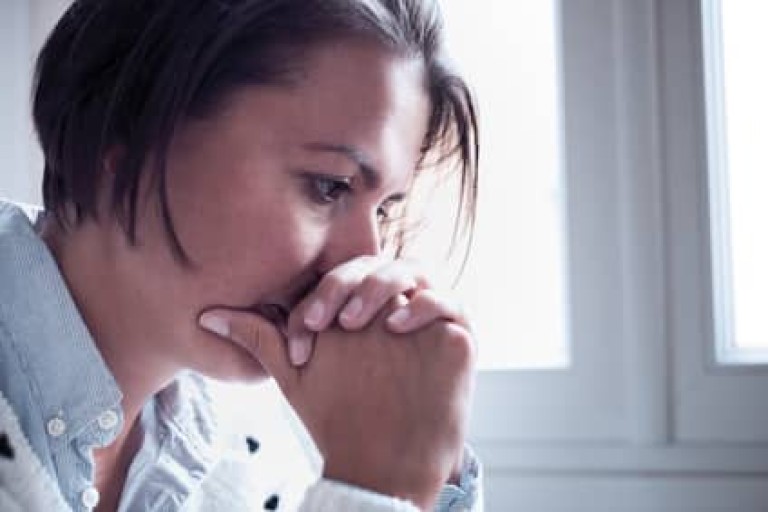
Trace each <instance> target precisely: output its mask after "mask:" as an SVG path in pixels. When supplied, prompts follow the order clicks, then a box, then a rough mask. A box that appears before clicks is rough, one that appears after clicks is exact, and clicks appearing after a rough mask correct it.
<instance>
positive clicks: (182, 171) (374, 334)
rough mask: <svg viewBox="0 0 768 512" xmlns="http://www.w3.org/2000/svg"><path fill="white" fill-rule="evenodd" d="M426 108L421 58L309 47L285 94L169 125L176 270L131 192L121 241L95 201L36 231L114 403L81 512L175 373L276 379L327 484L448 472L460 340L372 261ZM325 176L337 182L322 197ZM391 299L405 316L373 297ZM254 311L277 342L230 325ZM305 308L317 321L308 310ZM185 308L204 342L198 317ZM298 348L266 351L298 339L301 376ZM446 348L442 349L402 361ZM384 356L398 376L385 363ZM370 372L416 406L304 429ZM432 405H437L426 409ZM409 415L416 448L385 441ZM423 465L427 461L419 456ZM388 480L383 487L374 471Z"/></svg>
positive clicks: (269, 90) (422, 291)
mask: <svg viewBox="0 0 768 512" xmlns="http://www.w3.org/2000/svg"><path fill="white" fill-rule="evenodd" d="M428 113H429V102H428V98H427V95H426V93H425V90H424V70H423V67H422V64H421V62H419V61H418V60H414V59H406V58H402V57H399V56H395V55H392V54H391V53H388V52H386V51H384V50H383V49H382V48H380V47H378V46H376V45H373V44H369V43H367V42H364V41H354V42H353V44H350V41H337V42H332V43H327V44H324V45H322V46H319V47H317V48H315V49H313V50H312V51H311V52H309V54H308V57H307V62H306V66H305V67H304V69H303V75H302V79H301V80H300V81H299V82H298V83H297V84H296V85H294V86H291V87H285V86H281V87H247V88H242V89H240V90H238V91H236V92H234V93H233V94H232V95H231V97H229V98H228V100H227V101H226V102H225V103H224V104H223V106H222V108H221V109H220V110H218V111H217V112H216V113H215V114H214V115H212V116H209V117H208V118H206V119H204V120H195V121H190V122H187V123H186V124H184V125H182V126H181V127H179V128H178V129H177V132H176V133H175V134H174V137H173V140H172V144H171V147H170V150H169V154H168V160H167V165H168V176H167V186H168V193H169V201H170V209H171V212H172V217H173V222H174V226H175V228H176V232H177V234H178V236H179V239H180V241H181V244H182V246H183V247H184V248H185V250H186V251H187V253H188V254H189V256H190V258H191V259H192V261H193V266H192V267H191V268H185V267H183V266H181V265H179V263H178V262H177V261H176V260H175V259H174V258H173V256H172V253H171V252H170V250H169V245H168V241H167V237H166V234H165V232H164V229H163V226H162V222H161V217H160V211H159V206H158V204H157V201H156V196H155V195H154V193H153V191H152V189H151V187H150V185H149V184H148V183H146V182H145V183H143V184H142V190H143V194H142V202H141V205H140V206H141V207H140V209H139V212H140V213H139V217H138V223H137V226H138V231H137V234H138V237H137V238H138V243H137V244H136V245H135V246H132V245H130V244H129V243H128V242H127V241H126V238H125V235H124V233H123V231H122V230H121V228H120V227H119V226H118V225H117V224H116V222H115V221H114V219H112V218H111V217H110V216H109V214H108V211H109V208H108V205H107V201H106V199H105V198H104V200H103V201H102V206H101V214H100V215H99V216H98V220H88V221H86V222H84V223H83V224H82V225H80V226H79V227H77V228H76V229H74V230H70V231H67V232H63V231H62V230H61V229H60V228H59V227H58V226H56V225H55V224H49V225H47V226H45V229H44V232H43V238H44V240H45V241H46V243H47V244H48V246H49V247H50V248H51V251H52V253H53V254H54V257H55V259H56V261H57V262H58V264H59V266H60V268H61V271H62V274H63V275H64V278H65V280H66V282H67V284H68V287H69V288H70V291H71V293H72V295H73V298H74V299H75V302H76V303H77V305H78V307H79V309H80V311H81V314H82V315H83V318H84V320H85V322H86V324H87V325H88V327H89V329H90V331H91V333H92V335H93V337H94V340H95V342H96V345H97V347H98V349H99V350H100V352H101V354H102V356H103V357H104V360H105V362H106V363H107V366H108V367H109V368H110V370H111V371H112V373H113V374H114V376H115V379H116V380H117V382H118V385H119V386H120V388H121V390H122V392H123V394H124V400H123V404H122V405H123V409H124V414H125V418H126V424H125V427H124V429H123V431H122V433H121V434H120V436H119V437H118V439H117V440H116V441H115V442H114V443H113V444H112V445H110V446H109V447H106V448H103V449H99V450H96V451H95V452H94V457H95V462H96V483H97V487H98V488H99V489H100V491H101V494H102V500H101V502H100V504H99V507H98V509H99V510H114V509H116V508H117V503H118V502H119V496H120V492H121V489H122V486H123V483H124V481H125V477H126V475H127V469H128V467H129V465H130V461H131V460H132V458H133V456H134V455H135V453H136V451H137V450H138V448H139V446H140V440H141V432H140V427H139V426H138V423H137V421H136V420H137V417H138V414H139V412H140V410H141V407H142V406H143V404H144V403H146V401H147V400H149V399H150V398H151V397H152V395H154V394H155V393H157V392H158V391H159V390H161V389H162V388H163V387H165V386H166V385H167V384H168V383H169V382H170V381H171V380H172V379H173V378H174V376H175V374H176V373H178V372H179V371H180V370H182V369H192V370H196V371H198V372H201V373H203V374H205V375H208V376H210V377H214V378H219V379H228V380H250V381H254V380H259V379H263V378H266V377H268V376H270V375H271V376H273V377H275V378H277V380H278V383H279V384H280V385H281V387H282V388H283V390H284V391H285V392H286V395H287V396H288V397H289V400H291V402H292V403H293V404H294V406H295V407H297V410H298V411H299V414H300V416H301V417H302V419H303V420H304V421H305V423H307V425H309V430H310V433H311V434H312V435H313V437H314V438H315V440H316V442H318V445H319V446H322V447H323V451H324V454H325V455H326V458H327V468H330V473H328V476H329V477H333V478H337V479H340V480H344V481H348V482H350V483H358V484H360V485H364V486H366V487H369V488H372V489H376V490H380V491H381V492H385V493H388V494H392V495H401V496H404V497H408V498H411V499H413V500H414V502H416V503H419V504H422V505H424V506H428V505H429V504H430V503H431V500H433V499H434V495H435V493H436V492H437V491H436V489H439V486H440V485H442V483H444V482H445V481H446V480H447V479H448V477H449V475H450V473H451V470H452V469H453V470H454V472H455V469H456V467H457V464H458V461H459V460H460V455H459V452H460V447H461V445H462V439H463V424H464V418H465V416H466V411H465V409H466V408H465V407H464V405H465V404H466V401H467V399H468V397H467V389H468V379H469V374H470V368H471V364H470V363H471V361H470V360H471V356H468V355H466V354H465V352H467V350H462V347H463V348H464V349H466V347H467V346H471V343H470V341H471V337H470V336H469V334H468V330H467V329H468V327H467V325H466V321H465V320H464V319H463V316H462V315H461V313H460V311H459V310H458V308H456V307H455V306H453V305H452V304H451V303H450V302H449V301H448V300H446V299H442V298H440V297H439V296H438V295H437V294H436V293H434V292H432V291H431V290H430V288H429V284H428V280H427V279H426V278H425V277H424V276H423V275H422V274H420V273H419V272H418V271H417V270H415V269H414V268H413V267H411V266H409V264H407V263H404V262H392V261H387V260H386V259H384V258H382V257H381V256H380V246H381V232H380V231H381V218H380V216H381V214H382V212H384V211H386V210H387V209H388V208H389V207H390V206H391V204H392V203H393V202H394V201H396V200H398V199H399V198H402V197H403V196H404V195H405V194H406V193H407V191H408V189H409V185H410V183H411V180H412V179H413V176H414V169H415V168H416V166H417V163H418V161H419V158H420V147H421V143H422V139H423V137H424V133H425V131H426V123H427V119H428ZM340 147H344V148H354V151H355V155H363V157H362V158H364V159H365V161H366V162H367V165H368V166H369V167H370V168H372V169H374V170H375V171H372V172H368V171H366V172H363V171H361V166H360V162H358V161H356V158H357V156H356V157H355V158H351V155H350V154H349V152H348V151H346V150H345V151H339V148H340ZM119 154H120V152H119V150H116V151H114V152H113V153H112V154H111V155H110V157H109V158H107V160H106V161H105V177H106V179H105V181H106V183H107V184H108V182H109V176H110V173H111V172H113V169H114V168H115V165H114V163H115V161H114V159H116V158H119ZM339 183H347V185H348V189H344V191H343V192H339V190H338V189H339ZM342 188H343V187H342ZM106 189H108V187H105V190H106ZM104 195H105V196H106V194H104ZM401 294H406V295H408V296H409V297H410V298H411V302H410V304H408V305H407V306H406V305H405V304H404V302H402V303H400V304H399V306H395V305H393V303H391V302H389V301H390V300H391V298H392V297H397V296H402V295H401ZM355 297H359V298H360V299H361V301H362V302H363V307H362V309H361V311H360V313H359V315H349V314H347V315H346V316H345V315H343V314H342V315H341V316H339V312H340V311H342V310H343V309H344V308H345V307H347V306H348V305H349V304H350V303H351V302H352V299H354V298H355ZM256 303H279V304H282V305H284V306H285V307H287V308H289V309H291V310H292V312H291V316H290V319H289V322H288V326H287V327H286V328H285V329H283V332H278V331H277V330H276V329H275V327H274V326H273V325H271V324H270V323H268V322H266V321H265V320H264V319H263V318H261V317H259V316H258V315H255V314H251V313H242V312H240V313H238V312H237V311H238V310H242V309H243V308H248V307H250V306H252V305H253V304H256ZM316 304H321V307H320V310H322V314H321V315H316V314H315V315H314V316H313V315H309V311H310V309H312V306H313V305H316ZM398 307H399V308H400V309H403V308H405V310H407V311H409V312H410V314H409V315H407V316H408V318H407V321H406V322H405V323H400V324H398V322H396V320H397V319H396V318H395V319H392V318H390V319H387V318H386V317H384V316H382V313H383V312H385V313H386V315H387V316H389V315H391V313H392V312H393V311H394V309H397V308H398ZM222 308H223V309H222ZM317 311H318V308H317V307H315V308H314V312H315V313H317ZM204 312H208V313H207V317H206V316H205V315H204V316H203V318H204V319H205V318H207V319H208V320H209V322H207V326H208V330H206V329H204V328H201V325H200V324H199V323H198V322H199V320H200V315H201V313H204ZM377 315H378V316H377ZM400 316H402V314H401V315H400ZM335 319H338V321H337V322H336V321H334V320H335ZM211 321H213V324H211ZM233 322H234V323H233ZM205 323H206V322H204V324H205ZM212 325H213V331H214V332H211V326H212ZM222 326H224V327H225V329H222ZM203 327H205V325H204V326H203ZM398 332H399V333H400V334H398ZM457 332H458V333H459V334H457ZM217 333H218V334H217ZM221 333H224V334H227V335H229V336H226V337H222V336H220V334H221ZM233 333H239V334H238V335H237V336H233V335H232V334H233ZM254 336H256V337H257V338H259V337H260V339H261V340H262V341H264V346H266V344H267V343H269V341H272V342H274V345H270V347H271V348H273V349H276V350H277V349H279V354H280V355H279V356H278V355H277V354H278V351H275V352H266V354H268V356H262V353H261V352H260V351H259V349H257V348H254V346H255V345H254ZM398 336H400V337H403V336H406V337H408V338H409V340H410V341H411V343H410V345H412V348H410V349H408V350H412V351H415V352H412V353H411V356H413V361H411V362H410V363H409V362H407V360H408V358H406V357H405V356H406V355H407V354H406V353H403V354H400V355H397V356H395V355H392V354H390V356H392V357H389V356H387V355H385V354H384V353H383V352H382V350H383V351H385V352H386V351H387V350H390V349H388V348H387V347H386V346H382V344H381V341H382V340H385V339H390V338H393V337H398ZM315 337H316V338H317V340H316V341H317V343H316V346H315V349H314V352H315V355H316V356H319V358H318V357H315V355H313V356H312V361H310V362H309V363H308V364H306V366H304V367H303V368H302V369H296V368H293V367H292V366H291V364H290V362H289V360H288V351H286V350H285V339H286V338H287V339H291V340H294V341H296V340H299V341H298V343H303V346H304V347H305V348H303V349H300V350H299V351H298V352H297V351H296V350H294V351H293V352H294V355H296V354H297V353H298V355H301V356H302V357H299V358H298V359H299V360H298V361H297V362H298V363H305V362H306V361H307V359H309V356H310V353H311V348H310V345H311V340H312V339H313V338H315ZM350 337H353V338H356V339H358V340H361V341H363V342H364V343H360V344H359V346H360V350H359V352H355V353H352V352H349V351H343V350H340V347H341V346H343V345H344V340H345V339H347V338H350ZM457 337H458V338H461V340H460V341H459V342H457V341H456V338H457ZM369 340H378V342H376V343H373V342H369ZM446 340H448V341H449V343H447V344H446V346H447V347H453V348H452V349H450V350H439V349H438V350H435V356H434V357H432V358H425V357H421V356H419V354H421V353H423V352H424V351H425V350H427V347H429V350H432V349H434V348H435V347H433V346H432V345H435V344H437V345H438V348H439V345H440V342H441V341H446ZM451 340H452V341H451ZM347 345H348V344H347ZM399 345H402V344H399ZM392 346H395V345H392ZM457 346H458V347H459V348H458V349H456V348H455V347H457ZM326 347H327V348H326ZM366 347H367V348H366ZM382 347H383V348H382ZM401 349H402V347H400V348H398V350H401ZM451 350H454V351H455V352H459V353H460V354H459V355H457V354H455V353H452V352H451ZM299 352H300V353H299ZM469 352H471V350H470V351H469ZM443 353H447V355H441V354H443ZM262 358H263V359H264V360H262ZM446 360H448V361H446ZM265 361H266V362H265ZM395 361H397V362H398V364H399V365H400V366H399V368H400V369H396V368H395V367H393V366H392V365H391V364H389V363H392V362H395ZM387 362H389V363H387ZM283 363H285V364H287V366H285V365H284V364H283ZM400 363H402V364H400ZM417 363H418V364H417ZM441 363H442V366H441ZM379 366H380V367H381V368H380V371H378V374H379V375H380V376H381V377H382V381H383V382H382V386H381V387H384V388H386V386H385V383H386V382H393V381H392V380H391V379H397V381H402V382H403V383H404V385H403V386H402V388H399V389H400V395H399V398H400V399H401V400H404V399H406V398H407V397H418V399H414V400H412V401H410V408H405V409H404V408H400V409H399V410H397V411H395V410H393V411H391V412H392V415H391V419H392V421H391V422H388V423H387V424H388V425H390V426H389V427H386V428H385V426H384V425H382V424H379V425H377V419H380V418H382V417H384V416H386V414H384V415H382V410H381V409H379V410H378V411H377V410H376V408H373V409H370V408H369V409H368V410H366V411H361V412H360V414H359V415H358V416H359V418H351V420H352V423H351V424H350V425H347V426H346V427H345V426H344V425H343V422H342V424H341V425H337V426H335V427H334V428H324V427H323V428H321V427H320V425H328V423H327V422H325V421H324V420H323V418H328V417H329V416H330V415H337V416H338V417H343V415H344V414H345V413H344V411H345V410H348V405H349V404H350V403H355V402H358V403H361V402H363V401H366V400H370V398H371V396H373V395H375V394H376V392H375V390H376V389H377V387H376V386H370V387H369V386H367V385H361V386H355V389H354V391H355V393H357V394H356V395H354V394H353V395H349V393H347V395H349V396H341V394H339V393H336V391H335V390H337V389H338V386H336V385H335V384H339V383H340V382H341V381H340V379H342V378H346V379H348V381H351V380H360V379H363V378H364V377H365V376H366V375H370V373H371V371H375V370H374V369H375V367H379ZM295 372H301V373H302V374H306V375H312V382H315V381H316V385H314V386H313V387H312V389H308V388H305V387H300V386H294V385H293V384H292V382H293V380H292V377H291V376H292V375H294V374H295ZM350 372H352V373H350ZM278 375H279V376H280V377H279V378H278ZM385 377H386V378H385ZM307 382H309V380H307ZM361 384H362V382H361ZM347 387H349V386H347ZM323 390H324V391H323ZM392 393H393V391H392V390H391V389H390V390H388V391H387V393H380V394H379V395H380V396H378V399H377V400H378V401H377V400H372V401H370V403H372V404H374V403H378V404H380V405H381V406H382V407H384V408H385V409H386V407H389V408H390V409H393V407H392V404H393V403H397V399H398V396H393V395H392ZM334 394H336V395H338V396H337V398H332V396H333V395H334ZM325 395H330V397H329V396H325ZM435 397H444V399H441V400H435ZM433 402H438V403H437V404H436V405H434V404H433V406H429V404H430V403H433ZM425 415H431V416H432V417H443V418H445V419H444V421H443V422H442V423H443V424H444V425H445V426H444V427H443V428H442V431H439V429H436V427H435V426H434V424H433V423H429V424H430V425H432V426H431V427H430V428H431V429H432V430H429V431H424V432H417V433H416V435H411V434H409V432H410V430H409V429H404V426H405V425H408V423H409V421H412V418H416V417H422V418H423V417H425ZM409 418H410V420H409ZM395 420H398V421H401V422H402V425H401V426H399V427H398V426H396V424H397V421H395ZM379 423H381V422H379ZM361 426H362V427H365V428H367V429H368V430H367V431H368V432H369V433H370V434H371V435H372V436H374V437H379V438H381V439H383V440H389V444H387V443H386V442H384V443H383V444H384V445H387V446H391V447H392V448H393V449H392V450H390V455H389V457H386V454H378V453H377V454H372V453H368V452H370V448H369V447H368V448H367V447H366V446H365V445H369V444H370V443H363V440H360V443H359V446H356V445H350V444H346V445H345V444H344V443H342V442H341V440H343V439H345V436H347V434H349V430H350V428H355V429H359V428H361ZM387 429H389V430H387ZM411 430H419V429H411ZM422 430H423V429H422ZM409 435H410V437H409ZM406 438H408V439H406ZM425 439H426V440H429V441H430V442H427V443H424V440H425ZM419 443H421V444H419ZM422 444H426V445H427V446H426V447H425V448H419V450H416V451H414V453H418V454H419V460H416V459H414V460H413V461H411V463H409V461H408V460H403V458H402V457H399V458H398V459H399V460H397V461H395V460H390V459H392V454H394V453H397V452H398V450H395V449H394V447H402V446H413V447H414V449H415V448H416V447H421V446H422ZM350 451H351V452H353V456H349V455H350V454H349V452H350ZM354 452H364V453H363V454H362V455H361V454H358V455H354ZM425 457H426V458H427V459H428V460H429V461H430V462H429V463H428V464H422V463H421V462H423V460H424V458H425ZM373 461H376V463H373ZM370 466H373V468H370ZM411 466H413V469H412V470H411V469H409V470H408V471H403V468H410V467H411ZM368 469H375V471H368ZM398 471H400V472H401V475H402V477H403V478H401V479H398V480H397V481H394V480H393V479H392V478H391V476H388V475H392V474H397V472H398ZM404 480H405V481H404ZM408 480H409V481H408Z"/></svg>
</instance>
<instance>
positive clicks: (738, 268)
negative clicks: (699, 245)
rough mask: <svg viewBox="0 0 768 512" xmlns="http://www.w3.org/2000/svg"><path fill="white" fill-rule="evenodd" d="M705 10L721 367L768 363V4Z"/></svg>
mask: <svg viewBox="0 0 768 512" xmlns="http://www.w3.org/2000/svg"><path fill="white" fill-rule="evenodd" d="M705 4H707V5H706V6H705V9H704V23H705V25H704V27H705V30H704V33H705V62H706V72H707V104H708V105H707V107H708V116H709V119H708V127H709V151H710V166H709V167H710V196H711V204H712V212H711V216H712V234H713V236H712V243H713V256H714V257H713V262H714V265H713V268H714V278H715V279H714V280H715V284H716V287H715V295H716V299H715V306H716V307H715V317H716V320H717V324H718V329H717V332H718V338H719V340H718V344H719V347H718V352H719V356H720V359H721V361H722V362H766V361H768V322H766V318H768V316H766V312H765V304H766V300H765V295H764V294H765V293H766V291H768V264H767V263H766V262H768V231H766V229H765V227H764V226H765V222H766V219H768V201H767V200H766V194H767V193H768V179H767V177H768V157H767V156H766V152H765V147H766V144H767V143H768V95H767V94H766V91H768V72H766V69H765V66H764V65H763V64H762V62H763V61H764V52H765V49H766V48H768V31H766V30H765V26H764V20H765V19H766V18H765V17H766V16H768V3H766V2H762V1H755V0H728V1H727V2H721V1H719V0H708V1H707V2H705Z"/></svg>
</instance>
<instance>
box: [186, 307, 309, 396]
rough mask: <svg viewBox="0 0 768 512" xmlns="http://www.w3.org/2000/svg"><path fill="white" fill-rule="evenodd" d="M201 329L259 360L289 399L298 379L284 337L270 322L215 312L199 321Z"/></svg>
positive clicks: (238, 313)
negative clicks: (225, 340) (233, 344)
mask: <svg viewBox="0 0 768 512" xmlns="http://www.w3.org/2000/svg"><path fill="white" fill-rule="evenodd" d="M199 323H200V326H201V327H202V328H204V329H206V330H207V331H210V332H212V333H214V334H217V335H218V336H221V337H223V338H226V339H228V340H230V341H232V342H234V343H236V344H238V345H239V346H241V347H242V348H244V349H245V350H246V351H247V352H248V353H249V354H251V355H252V356H253V357H254V358H256V359H257V360H258V361H259V362H260V363H261V365H262V366H263V367H264V369H265V370H267V372H268V373H269V374H270V375H272V377H274V379H275V380H276V381H277V383H278V384H279V385H280V388H281V389H282V390H283V392H284V393H286V395H287V394H288V391H289V390H290V389H291V388H292V387H293V386H294V384H295V382H296V379H297V375H296V371H295V370H294V369H293V368H292V367H291V365H290V362H289V360H288V355H287V354H286V350H285V346H284V344H283V336H282V335H281V334H280V332H279V331H278V330H277V329H276V328H275V326H274V325H272V324H271V323H270V322H269V321H268V320H266V319H265V318H262V317H261V316H259V315H256V314H254V313H250V312H245V311H237V310H229V309H214V310H209V311H206V312H204V313H203V314H202V315H200V318H199Z"/></svg>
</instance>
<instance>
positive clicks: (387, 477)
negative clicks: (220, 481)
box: [204, 304, 474, 509]
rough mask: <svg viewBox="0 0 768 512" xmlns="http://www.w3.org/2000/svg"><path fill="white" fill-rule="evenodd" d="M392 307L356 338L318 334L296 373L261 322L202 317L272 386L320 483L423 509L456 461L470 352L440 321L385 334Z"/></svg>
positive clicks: (337, 331) (463, 334)
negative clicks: (296, 422) (314, 450)
mask: <svg viewBox="0 0 768 512" xmlns="http://www.w3.org/2000/svg"><path fill="white" fill-rule="evenodd" d="M396 307H397V305H396V304H389V305H387V306H386V307H384V308H383V309H382V311H381V312H380V313H379V314H378V315H377V316H376V317H375V318H374V319H373V320H372V321H371V322H370V323H369V325H368V326H367V327H365V328H363V329H361V330H360V331H358V332H348V331H345V330H344V329H342V328H340V327H338V326H332V327H330V328H328V329H327V330H325V331H323V332H321V333H319V334H318V343H317V346H316V347H315V354H314V355H313V358H312V364H310V365H307V366H306V367H303V368H294V367H292V366H291V364H290V362H289V360H288V357H287V355H286V353H285V350H284V347H283V341H282V336H281V334H280V333H279V332H277V331H276V330H275V328H274V327H273V326H272V325H271V324H270V323H269V322H267V321H265V320H263V319H262V318H261V317H259V316H257V315H253V314H250V313H247V312H240V311H216V312H210V313H206V315H204V317H205V316H207V315H210V314H215V315H216V316H217V317H218V325H219V326H222V325H224V326H227V329H225V330H224V332H225V334H227V337H228V338H230V339H231V340H233V341H234V342H236V343H238V344H239V345H241V346H242V347H244V348H245V349H246V350H247V351H249V352H250V353H251V354H253V356H254V357H255V358H257V359H258V360H259V361H260V363H261V364H262V366H263V367H264V368H265V369H267V371H268V372H269V373H270V374H271V375H272V376H273V377H274V378H275V380H276V381H277V383H278V385H279V386H280V388H281V389H282V391H283V393H284V394H285V396H286V398H287V400H288V401H289V402H290V403H291V405H292V406H293V407H294V409H295V410H296V412H297V414H298V415H299V417H300V418H301V419H302V421H303V422H304V423H305V425H306V427H307V429H308V431H309V432H310V434H311V435H312V437H313V439H314V441H315V443H316V444H317V446H318V448H319V450H320V452H321V453H322V454H323V456H324V459H325V468H324V475H325V476H326V477H327V478H331V479H335V480H339V481H343V482H347V483H349V484H352V485H357V486H360V487H364V488H368V489H371V490H374V491H378V492H381V493H384V494H388V495H392V496H398V497H401V498H405V499H409V500H411V501H412V502H414V503H415V504H417V505H418V506H420V507H422V508H424V509H428V508H430V507H431V506H432V504H433V502H434V500H435V498H436V496H437V493H438V492H439V490H440V488H441V487H442V485H443V484H444V483H445V482H446V481H447V479H448V476H449V473H450V472H451V470H452V469H453V466H454V465H455V461H457V460H460V458H461V453H462V450H463V442H464V434H465V429H466V420H467V412H468V407H469V397H470V392H471V387H472V365H473V360H474V348H473V345H472V340H471V336H470V335H469V332H468V331H467V330H466V329H465V328H464V327H462V326H461V325H459V324H457V323H455V322H451V321H446V320H436V321H433V322H432V323H430V324H429V325H428V326H426V327H423V328H421V329H418V330H416V331H413V332H409V333H407V334H396V333H392V332H391V331H390V329H388V328H387V326H386V325H385V323H386V317H387V316H388V315H389V314H390V313H391V311H392V310H393V309H394V308H396ZM220 330H221V329H220Z"/></svg>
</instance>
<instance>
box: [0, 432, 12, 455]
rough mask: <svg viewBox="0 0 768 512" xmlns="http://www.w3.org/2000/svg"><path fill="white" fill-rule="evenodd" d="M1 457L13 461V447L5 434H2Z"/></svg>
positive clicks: (0, 441)
mask: <svg viewBox="0 0 768 512" xmlns="http://www.w3.org/2000/svg"><path fill="white" fill-rule="evenodd" d="M0 457H3V458H6V459H13V447H12V446H11V441H10V439H8V435H7V434H6V433H5V432H0Z"/></svg>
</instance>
